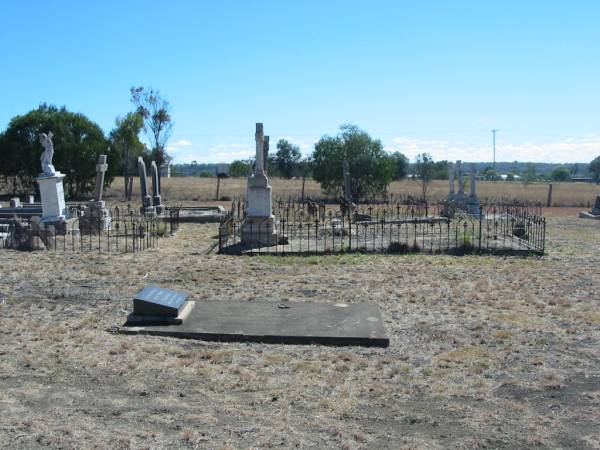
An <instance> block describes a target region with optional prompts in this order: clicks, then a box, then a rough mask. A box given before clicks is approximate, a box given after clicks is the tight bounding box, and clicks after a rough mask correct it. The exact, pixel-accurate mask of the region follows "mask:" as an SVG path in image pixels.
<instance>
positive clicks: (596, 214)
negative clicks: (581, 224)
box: [579, 195, 600, 220]
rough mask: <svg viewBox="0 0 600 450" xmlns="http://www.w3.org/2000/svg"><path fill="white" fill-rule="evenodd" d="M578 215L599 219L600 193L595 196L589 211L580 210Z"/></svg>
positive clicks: (584, 217) (583, 217)
mask: <svg viewBox="0 0 600 450" xmlns="http://www.w3.org/2000/svg"><path fill="white" fill-rule="evenodd" d="M579 217H581V218H582V219H597V220H600V195H598V196H597V197H596V202H595V203H594V207H593V208H592V210H591V211H590V212H588V211H581V212H580V213H579Z"/></svg>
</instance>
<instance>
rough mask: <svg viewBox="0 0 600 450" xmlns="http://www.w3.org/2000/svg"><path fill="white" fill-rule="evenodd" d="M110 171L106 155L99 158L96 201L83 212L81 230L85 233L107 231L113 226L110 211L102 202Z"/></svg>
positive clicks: (90, 202) (92, 201)
mask: <svg viewBox="0 0 600 450" xmlns="http://www.w3.org/2000/svg"><path fill="white" fill-rule="evenodd" d="M107 170H108V164H107V163H106V155H100V156H98V163H97V164H96V186H95V188H94V199H93V200H91V201H89V202H88V205H87V206H88V207H87V208H86V209H85V210H84V212H83V217H82V220H81V221H80V223H79V229H80V230H81V231H85V232H101V231H102V230H107V229H109V228H110V225H111V221H112V220H111V217H110V211H109V210H108V209H107V208H106V204H105V203H104V201H103V200H102V193H103V190H104V174H105V173H106V171H107Z"/></svg>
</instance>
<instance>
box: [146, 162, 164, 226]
mask: <svg viewBox="0 0 600 450" xmlns="http://www.w3.org/2000/svg"><path fill="white" fill-rule="evenodd" d="M150 171H151V175H152V203H153V205H154V210H155V211H156V214H162V212H163V211H164V209H165V207H164V206H163V204H162V203H161V199H160V178H159V176H158V167H157V166H156V162H154V161H152V164H151V165H150Z"/></svg>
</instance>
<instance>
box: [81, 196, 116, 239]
mask: <svg viewBox="0 0 600 450" xmlns="http://www.w3.org/2000/svg"><path fill="white" fill-rule="evenodd" d="M111 223H112V219H111V217H110V211H109V210H108V208H107V207H106V204H105V203H104V202H103V201H101V200H100V201H90V202H88V207H87V208H86V209H85V211H84V212H83V217H82V218H81V221H80V224H79V229H80V230H81V231H88V232H101V231H104V230H108V229H109V228H110V226H111Z"/></svg>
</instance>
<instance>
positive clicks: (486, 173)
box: [481, 166, 514, 181]
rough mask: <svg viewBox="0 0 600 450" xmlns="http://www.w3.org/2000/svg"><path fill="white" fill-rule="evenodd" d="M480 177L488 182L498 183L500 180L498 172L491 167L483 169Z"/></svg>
mask: <svg viewBox="0 0 600 450" xmlns="http://www.w3.org/2000/svg"><path fill="white" fill-rule="evenodd" d="M481 176H482V178H483V179H484V180H488V181H498V180H500V179H501V178H500V175H499V174H498V171H497V170H496V169H494V168H493V167H491V166H488V167H486V168H485V169H483V172H482V173H481ZM513 179H514V177H513Z"/></svg>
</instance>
